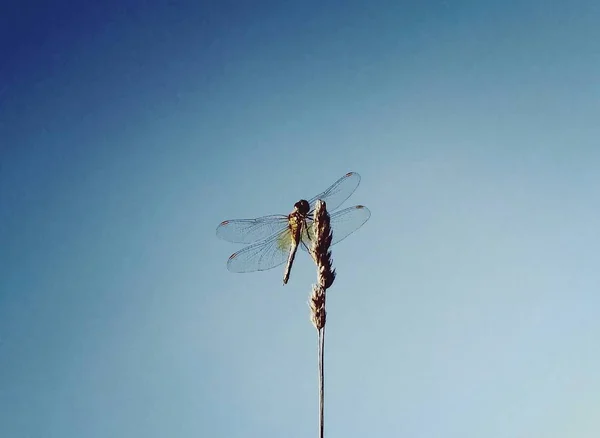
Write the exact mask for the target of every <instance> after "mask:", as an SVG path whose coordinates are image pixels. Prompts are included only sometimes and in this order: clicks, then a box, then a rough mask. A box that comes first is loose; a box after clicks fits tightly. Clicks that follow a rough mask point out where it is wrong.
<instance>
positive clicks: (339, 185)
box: [308, 172, 360, 211]
mask: <svg viewBox="0 0 600 438" xmlns="http://www.w3.org/2000/svg"><path fill="white" fill-rule="evenodd" d="M358 184H360V175H359V174H358V173H356V172H349V173H347V174H346V175H344V176H343V177H341V178H340V179H338V180H337V181H336V182H334V183H333V185H332V186H331V187H329V188H328V189H327V190H325V191H324V192H322V193H319V194H318V195H317V196H315V197H314V198H312V199H311V200H309V201H308V203H309V204H310V210H311V211H312V210H313V209H314V208H315V203H316V202H317V199H321V200H323V201H325V202H326V203H327V211H333V210H335V209H336V208H338V207H339V206H340V205H342V203H343V202H344V201H345V200H346V199H348V198H349V197H350V195H351V194H352V193H354V191H355V190H356V188H357V187H358Z"/></svg>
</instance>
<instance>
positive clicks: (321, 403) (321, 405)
mask: <svg viewBox="0 0 600 438" xmlns="http://www.w3.org/2000/svg"><path fill="white" fill-rule="evenodd" d="M318 333H319V335H318V338H319V438H323V427H324V410H325V376H324V373H323V370H324V356H325V327H323V328H322V329H321V330H319V332H318Z"/></svg>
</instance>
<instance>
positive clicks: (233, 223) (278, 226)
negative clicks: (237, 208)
mask: <svg viewBox="0 0 600 438" xmlns="http://www.w3.org/2000/svg"><path fill="white" fill-rule="evenodd" d="M287 225H288V218H287V216H283V215H281V214H275V215H271V216H263V217H259V218H257V219H233V220H228V221H223V222H221V223H220V224H219V226H218V227H217V236H218V237H220V238H221V239H223V240H227V241H229V242H233V243H254V242H258V241H259V240H264V239H266V238H267V237H269V236H272V235H273V234H275V233H277V232H280V231H282V230H285V229H286V228H287Z"/></svg>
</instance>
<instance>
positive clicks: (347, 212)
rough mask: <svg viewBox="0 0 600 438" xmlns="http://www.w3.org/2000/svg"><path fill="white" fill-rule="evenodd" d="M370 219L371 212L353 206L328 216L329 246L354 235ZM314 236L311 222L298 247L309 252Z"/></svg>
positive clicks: (364, 208)
mask: <svg viewBox="0 0 600 438" xmlns="http://www.w3.org/2000/svg"><path fill="white" fill-rule="evenodd" d="M370 217H371V211H370V210H369V209H368V208H367V207H365V206H364V205H355V206H354V207H348V208H345V209H343V210H340V211H336V212H335V213H332V214H331V215H330V224H331V230H332V232H333V239H331V244H332V245H335V244H336V243H338V242H341V241H342V240H344V239H345V238H346V237H348V236H349V235H350V234H352V233H354V232H355V231H356V230H358V229H359V228H360V227H362V226H363V224H364V223H365V222H366V221H368V220H369V218H370ZM315 239H316V236H315V235H314V231H313V222H312V221H310V222H309V223H308V227H307V229H306V231H304V232H303V233H302V243H303V245H300V246H301V247H302V249H303V250H305V251H306V250H309V249H310V248H312V244H313V242H314V240H315Z"/></svg>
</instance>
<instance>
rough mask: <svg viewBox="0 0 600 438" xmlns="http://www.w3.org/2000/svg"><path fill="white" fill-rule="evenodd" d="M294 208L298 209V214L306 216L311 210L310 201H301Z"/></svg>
mask: <svg viewBox="0 0 600 438" xmlns="http://www.w3.org/2000/svg"><path fill="white" fill-rule="evenodd" d="M294 207H296V210H297V211H298V213H300V214H304V215H306V214H308V210H309V209H310V205H309V204H308V201H307V200H306V199H301V200H299V201H298V202H296V203H295V204H294Z"/></svg>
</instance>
